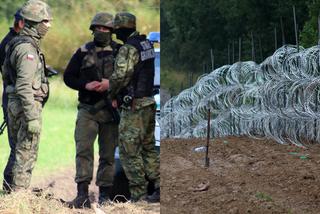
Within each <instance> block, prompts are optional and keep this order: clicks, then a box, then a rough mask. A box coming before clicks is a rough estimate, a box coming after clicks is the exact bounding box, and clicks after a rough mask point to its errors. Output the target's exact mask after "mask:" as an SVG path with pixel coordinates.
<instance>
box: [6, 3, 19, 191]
mask: <svg viewBox="0 0 320 214" xmlns="http://www.w3.org/2000/svg"><path fill="white" fill-rule="evenodd" d="M14 18H15V19H14V24H13V27H11V28H10V31H9V32H8V34H7V35H6V36H5V37H4V38H3V40H2V41H1V44H0V67H1V73H2V66H3V62H4V59H5V57H6V52H5V47H6V45H7V44H8V43H9V42H10V41H11V40H12V39H13V38H14V37H16V36H18V35H19V32H20V31H21V30H22V28H23V26H24V21H23V18H22V16H20V9H19V10H18V11H17V12H16V13H15V15H14ZM3 83H4V82H3ZM6 87H7V85H6V84H5V83H4V84H3V92H2V110H3V118H4V121H5V122H6V123H7V124H8V113H7V107H8V96H7V93H6ZM7 133H8V141H9V145H10V155H9V158H8V162H7V165H6V167H5V169H4V172H3V183H2V188H3V190H4V191H5V192H6V193H10V192H11V184H12V169H13V163H14V161H15V145H14V142H13V140H12V137H11V133H10V131H9V129H7Z"/></svg>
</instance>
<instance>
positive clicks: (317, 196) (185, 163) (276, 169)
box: [161, 137, 320, 214]
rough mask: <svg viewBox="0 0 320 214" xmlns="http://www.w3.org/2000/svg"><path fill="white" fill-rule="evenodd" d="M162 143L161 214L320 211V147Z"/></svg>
mask: <svg viewBox="0 0 320 214" xmlns="http://www.w3.org/2000/svg"><path fill="white" fill-rule="evenodd" d="M203 145H205V140H196V139H195V140H182V139H175V140H170V139H169V140H163V141H162V142H161V185H162V192H161V196H162V197H161V214H175V213H177V214H178V213H179V214H181V213H192V214H193V213H197V214H206V213H208V214H209V213H210V214H212V213H223V214H224V213H241V214H242V213H255V214H256V213H258V214H259V213H263V214H265V213H297V214H298V213H299V214H300V213H307V214H308V213H312V214H313V213H314V214H316V213H320V145H309V147H308V149H302V148H298V147H295V146H290V145H280V144H277V143H274V142H267V141H259V140H253V139H249V138H244V137H241V138H237V137H230V138H225V139H218V140H214V141H213V142H211V143H210V149H209V157H210V166H209V168H205V167H204V157H205V156H204V155H205V152H195V151H193V149H194V148H195V147H198V146H203Z"/></svg>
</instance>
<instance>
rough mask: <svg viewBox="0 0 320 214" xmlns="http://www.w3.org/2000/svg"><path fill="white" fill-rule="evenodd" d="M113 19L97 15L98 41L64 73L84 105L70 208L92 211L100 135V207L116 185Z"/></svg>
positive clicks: (78, 124) (94, 24) (82, 50)
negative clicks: (90, 190)
mask: <svg viewBox="0 0 320 214" xmlns="http://www.w3.org/2000/svg"><path fill="white" fill-rule="evenodd" d="M112 19H113V16H112V15H111V14H109V13H97V14H96V15H95V17H94V18H93V20H92V22H91V25H90V30H92V32H93V35H94V40H93V41H91V42H88V43H86V44H84V45H83V46H82V47H81V48H79V49H78V50H77V51H76V53H75V54H74V55H73V56H72V58H71V60H70V62H69V64H68V66H67V68H66V71H65V73H64V81H65V83H66V85H67V86H69V87H70V88H72V89H75V90H78V91H79V102H80V103H79V105H78V116H77V121H76V128H75V141H76V178H75V182H76V183H77V189H78V194H77V197H76V198H75V199H74V200H73V201H71V202H69V203H68V205H69V206H70V207H75V208H83V207H90V200H89V196H88V185H89V184H90V182H91V180H92V174H93V164H94V158H93V153H94V151H93V145H94V141H95V138H96V137H97V135H98V144H99V157H100V158H99V167H98V171H97V181H96V185H97V186H99V204H103V203H105V202H107V201H108V200H109V195H110V191H111V187H112V184H113V176H114V170H115V165H114V151H115V147H116V145H117V144H118V124H119V121H118V120H119V115H117V114H118V112H117V110H116V109H113V108H112V105H111V100H107V87H108V84H107V85H106V83H108V81H107V78H109V77H110V76H111V74H112V73H113V63H114V55H115V53H116V50H117V49H118V44H117V43H115V42H113V41H112V39H111V32H112V29H113V26H112Z"/></svg>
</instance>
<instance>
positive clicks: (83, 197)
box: [67, 182, 91, 209]
mask: <svg viewBox="0 0 320 214" xmlns="http://www.w3.org/2000/svg"><path fill="white" fill-rule="evenodd" d="M77 190H78V194H77V197H76V198H75V199H73V200H72V201H70V202H67V205H68V207H69V208H76V209H83V208H91V202H90V199H89V193H88V190H89V184H88V183H87V182H81V183H78V185H77Z"/></svg>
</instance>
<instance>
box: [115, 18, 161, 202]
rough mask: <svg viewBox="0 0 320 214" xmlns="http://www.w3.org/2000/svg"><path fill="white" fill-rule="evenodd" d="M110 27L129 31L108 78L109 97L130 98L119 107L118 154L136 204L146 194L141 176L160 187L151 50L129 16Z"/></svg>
mask: <svg viewBox="0 0 320 214" xmlns="http://www.w3.org/2000/svg"><path fill="white" fill-rule="evenodd" d="M114 26H115V28H116V27H117V26H121V27H123V28H128V29H133V32H131V33H130V35H128V38H126V36H124V38H122V39H123V40H124V45H123V46H122V47H121V48H120V49H119V53H118V55H117V57H116V60H115V72H114V74H113V75H112V76H111V78H110V96H111V97H113V98H115V97H116V94H118V93H122V92H121V91H125V94H126V95H129V96H131V97H132V98H133V101H132V103H131V104H130V105H122V111H121V121H120V127H119V133H120V136H119V154H120V160H121V163H122V166H123V168H124V171H125V173H126V176H127V178H128V180H129V188H130V193H131V199H132V200H133V201H137V200H139V199H142V198H144V197H145V196H146V195H147V184H148V181H147V180H146V178H145V176H147V177H148V179H149V180H151V181H153V182H154V183H155V188H159V187H160V173H159V157H158V153H157V151H156V149H155V139H154V128H155V112H156V105H155V100H154V98H153V95H152V93H153V92H152V91H153V81H154V49H153V46H152V45H151V43H150V42H149V41H148V40H147V39H146V37H145V36H144V35H140V34H139V32H137V31H135V17H134V16H133V15H131V14H128V13H119V14H117V15H116V17H115V19H114ZM125 31H127V32H130V31H128V30H125ZM117 37H118V35H117Z"/></svg>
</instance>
